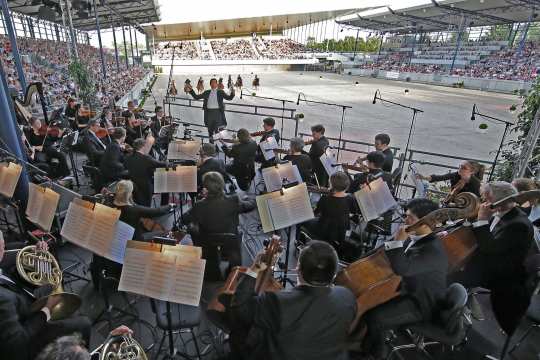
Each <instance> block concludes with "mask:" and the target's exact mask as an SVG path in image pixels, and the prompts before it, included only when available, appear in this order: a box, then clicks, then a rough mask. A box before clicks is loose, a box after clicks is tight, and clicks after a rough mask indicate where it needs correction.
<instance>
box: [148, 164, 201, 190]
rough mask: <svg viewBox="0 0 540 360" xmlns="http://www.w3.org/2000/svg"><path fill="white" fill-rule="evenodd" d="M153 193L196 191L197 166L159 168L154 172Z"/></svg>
mask: <svg viewBox="0 0 540 360" xmlns="http://www.w3.org/2000/svg"><path fill="white" fill-rule="evenodd" d="M154 192H155V193H178V192H197V167H196V166H177V167H176V168H175V169H166V168H159V169H156V170H155V172H154Z"/></svg>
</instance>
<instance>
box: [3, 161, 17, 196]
mask: <svg viewBox="0 0 540 360" xmlns="http://www.w3.org/2000/svg"><path fill="white" fill-rule="evenodd" d="M21 172H22V166H21V165H19V164H16V163H13V162H10V163H0V194H2V195H4V196H5V197H7V198H12V197H13V193H14V192H15V188H16V187H17V183H18V182H19V178H20V177H21Z"/></svg>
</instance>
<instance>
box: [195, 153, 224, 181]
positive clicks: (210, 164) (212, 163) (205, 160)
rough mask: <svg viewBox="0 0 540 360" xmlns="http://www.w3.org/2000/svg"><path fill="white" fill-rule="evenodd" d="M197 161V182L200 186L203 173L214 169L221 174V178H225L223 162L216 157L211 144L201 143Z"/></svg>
mask: <svg viewBox="0 0 540 360" xmlns="http://www.w3.org/2000/svg"><path fill="white" fill-rule="evenodd" d="M199 156H200V158H199V163H198V164H197V184H199V187H201V188H202V183H203V181H202V179H203V176H204V174H206V173H209V172H211V171H215V172H218V173H220V174H221V176H223V178H227V177H228V175H227V170H226V169H225V162H224V161H223V160H221V159H218V158H216V157H215V156H216V147H215V146H214V145H212V144H208V143H205V144H202V146H201V150H200V151H199Z"/></svg>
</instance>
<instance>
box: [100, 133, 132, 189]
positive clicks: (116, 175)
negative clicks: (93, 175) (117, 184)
mask: <svg viewBox="0 0 540 360" xmlns="http://www.w3.org/2000/svg"><path fill="white" fill-rule="evenodd" d="M125 140H126V130H124V129H123V128H115V129H114V132H113V133H112V134H111V143H110V144H109V145H107V148H106V149H105V152H104V153H103V156H102V157H101V162H100V164H99V169H100V170H101V173H102V174H103V180H104V181H105V182H108V181H115V180H119V179H122V178H126V177H127V176H128V171H127V170H126V168H125V167H124V150H123V149H124V141H125Z"/></svg>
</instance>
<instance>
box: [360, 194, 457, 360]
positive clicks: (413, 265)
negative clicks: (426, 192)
mask: <svg viewBox="0 0 540 360" xmlns="http://www.w3.org/2000/svg"><path fill="white" fill-rule="evenodd" d="M438 208H439V207H438V205H437V204H436V203H434V202H433V201H431V200H428V199H413V200H411V201H409V203H408V204H407V210H406V218H405V224H406V225H412V224H414V223H415V222H417V221H418V220H419V219H420V218H422V217H424V216H426V215H427V214H429V213H430V212H432V211H435V210H437V209H438ZM394 240H396V241H402V243H401V246H397V247H395V248H393V247H391V246H390V244H391V243H386V244H385V249H386V255H387V257H388V259H389V260H390V263H391V265H392V268H393V270H394V272H395V273H396V274H397V275H399V276H401V277H402V282H401V289H400V291H401V293H402V295H400V296H399V297H397V298H394V299H392V300H390V301H388V302H386V303H384V304H382V305H379V306H377V307H375V308H373V309H372V310H370V311H368V312H367V313H366V315H365V320H366V324H367V334H366V337H365V339H364V343H363V349H364V351H366V352H368V353H370V354H372V355H373V356H374V357H375V358H376V359H386V357H387V355H388V349H387V348H386V346H385V343H384V332H385V331H387V330H391V329H397V328H399V327H402V326H407V325H411V324H415V323H419V322H430V321H431V320H432V319H433V318H434V317H436V316H437V314H438V313H439V312H440V311H441V310H442V307H443V306H444V304H443V302H442V300H444V296H445V292H446V287H447V285H446V277H447V275H448V257H447V254H446V251H445V249H444V247H443V245H442V243H441V242H440V241H439V239H438V238H437V236H436V235H435V234H434V233H433V232H432V230H431V228H430V227H429V226H427V225H421V226H420V227H419V228H418V229H417V230H416V231H415V233H414V234H410V235H409V234H408V233H407V232H406V231H405V227H401V228H400V229H399V231H398V233H397V235H396V236H395V238H394ZM398 244H399V243H398Z"/></svg>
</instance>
